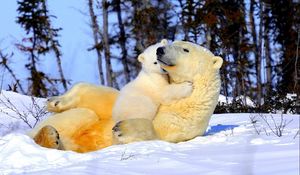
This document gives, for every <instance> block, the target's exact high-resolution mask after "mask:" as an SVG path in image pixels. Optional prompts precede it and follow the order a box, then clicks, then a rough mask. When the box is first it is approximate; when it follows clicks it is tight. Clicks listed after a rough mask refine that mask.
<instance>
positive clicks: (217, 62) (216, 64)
mask: <svg viewBox="0 0 300 175" xmlns="http://www.w3.org/2000/svg"><path fill="white" fill-rule="evenodd" d="M222 64H223V59H222V58H221V57H219V56H214V57H213V67H214V68H215V69H220V68H221V66H222Z"/></svg>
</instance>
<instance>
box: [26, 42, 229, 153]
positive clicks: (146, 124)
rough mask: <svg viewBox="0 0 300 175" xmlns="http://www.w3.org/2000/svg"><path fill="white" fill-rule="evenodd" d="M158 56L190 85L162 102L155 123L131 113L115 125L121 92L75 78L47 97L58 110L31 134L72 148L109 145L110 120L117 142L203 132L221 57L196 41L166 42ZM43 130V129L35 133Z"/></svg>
mask: <svg viewBox="0 0 300 175" xmlns="http://www.w3.org/2000/svg"><path fill="white" fill-rule="evenodd" d="M183 49H188V50H189V52H186V51H184V50H183ZM160 59H161V61H164V62H166V63H170V64H169V65H164V64H163V63H162V62H161V66H162V67H163V68H164V69H165V70H167V71H168V72H169V75H170V77H171V81H172V83H174V84H176V83H183V82H188V81H191V82H192V83H193V86H194V90H193V92H192V94H191V96H189V97H188V98H185V99H179V100H175V101H172V102H171V103H169V104H162V105H160V107H159V109H158V112H157V115H156V117H155V118H154V121H153V124H154V125H152V121H150V120H148V119H129V120H124V121H121V122H119V123H118V124H117V125H115V126H114V124H115V122H114V121H113V119H112V108H113V106H114V104H115V101H116V99H117V97H118V95H119V92H118V91H117V90H115V89H113V88H109V87H104V86H95V85H91V84H77V85H75V86H74V87H73V88H72V89H70V90H69V91H68V92H67V93H66V94H64V95H62V96H58V97H53V98H51V99H50V100H49V101H48V104H47V107H48V109H49V111H52V112H56V114H53V115H52V116H50V117H49V118H47V119H46V120H45V121H43V122H42V123H40V124H39V125H38V126H36V127H35V128H34V129H33V130H32V131H31V132H30V133H29V135H30V136H31V137H32V138H35V140H37V141H39V142H40V143H38V144H40V145H43V144H42V143H47V144H51V143H52V142H53V141H55V137H56V136H58V135H59V138H58V137H57V138H56V139H57V140H56V141H59V142H58V143H57V144H54V146H51V145H50V146H49V145H48V146H49V148H56V149H59V147H60V148H63V149H64V150H73V151H76V152H89V151H94V150H98V149H101V148H104V147H107V146H110V145H112V143H113V135H112V128H113V126H114V128H113V129H114V134H117V137H116V138H115V139H117V141H116V142H117V143H129V142H133V141H142V140H149V139H157V137H156V135H158V138H159V139H162V140H166V141H170V142H179V141H185V140H188V139H191V138H194V137H196V136H198V135H202V134H203V133H204V132H205V130H206V127H207V124H208V122H209V119H210V116H211V114H212V112H213V110H214V108H215V106H216V103H217V98H218V95H219V90H220V78H219V68H220V67H221V65H222V62H223V60H222V58H220V57H216V56H214V55H213V54H212V53H210V52H209V51H207V50H206V49H204V48H202V47H200V46H197V45H195V44H192V43H189V42H181V41H179V42H178V41H177V42H174V43H173V44H172V45H170V46H166V47H165V56H164V57H160ZM172 89H173V88H171V90H172ZM171 90H170V91H171ZM174 92H176V90H175V91H174ZM167 94H168V93H167ZM171 94H172V93H171ZM164 95H165V94H164ZM48 125H50V126H51V127H48ZM41 128H44V129H41ZM53 128H54V129H55V130H57V134H54V135H53V133H56V132H55V130H53ZM43 131H47V132H44V133H42V134H40V135H39V136H38V137H35V136H36V135H37V133H40V132H43ZM60 143H62V144H63V145H59V144H60ZM58 146H59V147H58Z"/></svg>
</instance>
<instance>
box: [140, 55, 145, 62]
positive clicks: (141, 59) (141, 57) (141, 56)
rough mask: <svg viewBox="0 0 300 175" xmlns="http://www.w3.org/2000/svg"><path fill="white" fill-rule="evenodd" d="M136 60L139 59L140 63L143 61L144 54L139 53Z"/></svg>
mask: <svg viewBox="0 0 300 175" xmlns="http://www.w3.org/2000/svg"><path fill="white" fill-rule="evenodd" d="M138 60H139V62H140V63H143V62H144V60H145V57H144V54H140V55H139V56H138Z"/></svg>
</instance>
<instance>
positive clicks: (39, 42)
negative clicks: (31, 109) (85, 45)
mask: <svg viewBox="0 0 300 175" xmlns="http://www.w3.org/2000/svg"><path fill="white" fill-rule="evenodd" d="M17 11H18V13H19V16H18V19H17V23H19V24H20V25H21V27H23V28H24V30H25V31H26V34H27V35H28V37H27V38H24V39H23V40H22V43H19V44H17V47H18V48H19V49H20V50H21V51H22V52H24V53H26V54H28V61H29V62H28V63H27V64H26V65H25V67H26V69H27V70H28V71H29V72H30V77H29V78H28V81H29V87H28V94H30V95H34V96H38V97H47V96H49V95H57V94H58V93H59V90H58V88H57V86H56V84H57V83H62V84H63V87H64V88H65V89H66V88H67V85H66V80H65V78H64V76H63V73H62V68H61V64H60V56H61V53H60V51H59V49H58V48H59V43H58V41H57V40H56V37H57V36H58V31H59V30H60V29H59V28H51V25H50V20H49V16H48V10H47V6H46V0H21V1H18V9H17ZM52 50H53V51H54V52H55V55H56V57H57V64H58V67H59V72H60V76H61V78H60V79H53V78H50V77H49V76H48V75H46V74H45V73H44V72H42V71H40V70H38V62H39V57H40V56H41V55H45V54H46V53H48V52H49V51H52Z"/></svg>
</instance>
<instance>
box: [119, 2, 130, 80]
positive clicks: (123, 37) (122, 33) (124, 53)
mask: <svg viewBox="0 0 300 175" xmlns="http://www.w3.org/2000/svg"><path fill="white" fill-rule="evenodd" d="M116 11H117V15H118V24H119V28H120V37H119V43H120V46H121V49H122V64H123V69H124V76H125V80H126V83H128V82H129V81H130V75H129V67H128V63H127V56H128V54H127V49H126V33H125V28H124V24H123V20H122V12H121V2H120V0H116Z"/></svg>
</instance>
